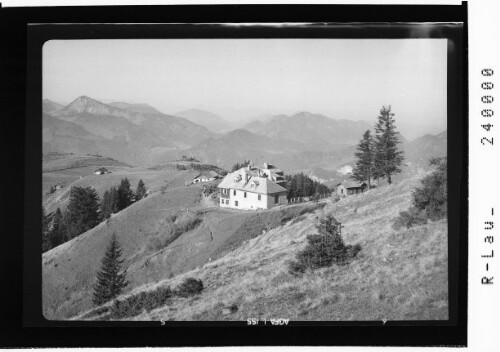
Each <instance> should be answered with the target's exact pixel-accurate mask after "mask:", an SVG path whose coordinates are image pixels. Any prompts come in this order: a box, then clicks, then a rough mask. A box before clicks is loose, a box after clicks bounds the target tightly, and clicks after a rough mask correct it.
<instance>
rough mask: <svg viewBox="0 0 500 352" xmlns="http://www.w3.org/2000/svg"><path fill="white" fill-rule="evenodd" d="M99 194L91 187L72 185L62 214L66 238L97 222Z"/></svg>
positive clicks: (89, 227)
mask: <svg viewBox="0 0 500 352" xmlns="http://www.w3.org/2000/svg"><path fill="white" fill-rule="evenodd" d="M99 218H100V217H99V196H98V195H97V192H96V191H95V189H93V188H92V187H72V188H71V191H70V196H69V204H68V208H67V211H66V213H65V216H64V223H65V226H66V232H67V235H68V236H67V237H68V240H70V239H72V238H74V237H76V236H79V235H80V234H82V233H84V232H85V231H87V230H90V229H91V228H93V227H95V226H96V225H98V224H99V222H100V219H99Z"/></svg>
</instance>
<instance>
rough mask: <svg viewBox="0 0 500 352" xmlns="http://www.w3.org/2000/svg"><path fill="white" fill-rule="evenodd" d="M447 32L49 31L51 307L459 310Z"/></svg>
mask: <svg viewBox="0 0 500 352" xmlns="http://www.w3.org/2000/svg"><path fill="white" fill-rule="evenodd" d="M446 45H447V44H446V40H441V39H434V40H430V39H414V40H407V39H393V40H386V39H342V40H341V39H324V40H319V39H293V40H292V39H266V40H264V39H231V40H230V39H211V40H204V39H189V40H188V39H179V40H169V39H161V40H146V39H134V40H85V41H78V40H52V41H49V42H47V43H46V45H44V49H43V59H44V60H43V101H42V102H41V104H42V110H43V114H42V116H41V119H42V127H43V131H42V134H43V137H42V150H43V165H42V192H43V204H41V205H40V211H41V221H42V233H41V234H40V245H41V248H40V250H41V252H42V253H43V254H42V259H41V260H42V296H43V315H44V317H45V318H46V319H48V320H57V321H60V320H77V321H117V320H126V321H162V322H166V321H243V322H247V321H248V324H251V322H252V319H258V320H266V319H267V320H269V319H280V323H283V324H285V323H286V324H288V323H289V322H290V321H292V322H293V321H387V320H391V321H419V320H426V321H427V320H435V321H439V320H448V319H449V315H450V313H449V300H448V295H449V292H448V188H447V184H448V183H447V122H446V121H447V120H446V119H447V113H446V104H447V100H446V96H447V91H446V89H447V82H446V68H447V66H446V58H447V56H446V55H447V51H446V50H447V46H446ZM96 53H98V54H96ZM125 53H126V55H125Z"/></svg>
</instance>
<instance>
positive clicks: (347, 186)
mask: <svg viewBox="0 0 500 352" xmlns="http://www.w3.org/2000/svg"><path fill="white" fill-rule="evenodd" d="M367 187H368V186H367V184H366V182H344V183H339V184H337V195H339V196H340V197H347V196H350V195H353V194H358V193H363V192H364V191H365V190H366V188H367Z"/></svg>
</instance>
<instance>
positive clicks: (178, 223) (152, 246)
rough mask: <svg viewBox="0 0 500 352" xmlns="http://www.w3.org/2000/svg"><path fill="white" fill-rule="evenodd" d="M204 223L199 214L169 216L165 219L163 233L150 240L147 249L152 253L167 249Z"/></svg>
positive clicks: (186, 213)
mask: <svg viewBox="0 0 500 352" xmlns="http://www.w3.org/2000/svg"><path fill="white" fill-rule="evenodd" d="M202 221H203V218H201V217H200V216H199V215H198V214H197V213H194V212H180V213H177V214H176V215H168V216H167V217H166V219H165V222H164V226H163V228H162V229H161V230H162V231H161V233H160V234H158V236H156V237H152V238H150V239H149V242H148V245H147V248H148V250H150V251H158V250H160V249H163V248H165V247H167V246H168V245H169V244H170V243H172V242H173V241H175V240H176V239H177V238H179V236H181V235H182V234H183V233H186V232H188V231H191V230H193V229H195V228H196V227H198V226H199V225H200V224H201V223H202Z"/></svg>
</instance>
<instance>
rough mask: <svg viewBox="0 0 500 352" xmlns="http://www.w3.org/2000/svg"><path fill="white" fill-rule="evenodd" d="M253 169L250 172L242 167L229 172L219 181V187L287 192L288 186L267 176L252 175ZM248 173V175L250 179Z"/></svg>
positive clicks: (264, 192)
mask: <svg viewBox="0 0 500 352" xmlns="http://www.w3.org/2000/svg"><path fill="white" fill-rule="evenodd" d="M245 171H246V172H245ZM252 171H253V170H250V172H248V170H245V169H240V170H237V171H235V172H232V173H229V174H227V175H226V177H224V178H223V179H222V181H221V183H219V185H218V186H217V187H218V188H231V189H237V190H240V191H247V192H254V193H260V194H273V193H280V192H286V188H283V187H281V186H280V185H277V184H276V183H274V182H273V181H271V180H269V179H268V178H267V177H260V176H258V175H256V176H252ZM246 175H248V181H247V177H246Z"/></svg>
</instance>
